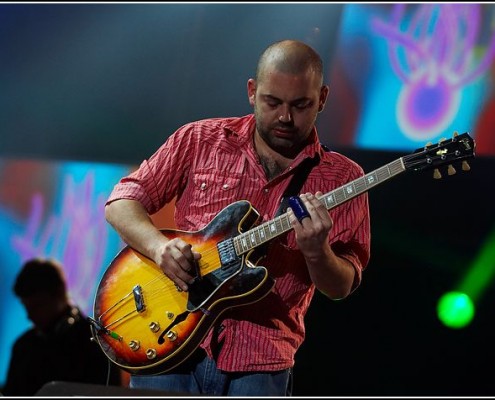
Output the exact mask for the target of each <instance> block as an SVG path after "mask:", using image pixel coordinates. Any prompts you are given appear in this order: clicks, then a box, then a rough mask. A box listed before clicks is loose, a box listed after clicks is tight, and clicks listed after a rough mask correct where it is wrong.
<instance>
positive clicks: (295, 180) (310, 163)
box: [275, 154, 320, 217]
mask: <svg viewBox="0 0 495 400" xmlns="http://www.w3.org/2000/svg"><path fill="white" fill-rule="evenodd" d="M319 162H320V156H319V155H318V154H317V155H316V156H315V157H313V158H311V157H308V158H305V159H304V160H303V161H302V162H301V165H299V167H298V168H297V170H296V172H295V173H294V176H293V177H292V179H291V181H290V182H289V186H287V189H285V192H284V194H283V196H282V199H281V200H280V206H279V207H278V211H277V212H276V214H275V217H277V216H279V215H281V214H283V213H285V211H286V210H287V207H288V205H289V197H291V196H296V195H298V194H299V191H300V190H301V188H302V186H303V184H304V182H305V181H306V178H307V177H308V175H309V173H310V172H311V170H312V169H313V167H314V166H315V165H318V163H319Z"/></svg>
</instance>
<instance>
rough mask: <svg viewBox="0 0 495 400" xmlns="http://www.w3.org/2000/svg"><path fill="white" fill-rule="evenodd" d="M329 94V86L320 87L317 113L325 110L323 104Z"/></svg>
mask: <svg viewBox="0 0 495 400" xmlns="http://www.w3.org/2000/svg"><path fill="white" fill-rule="evenodd" d="M329 92H330V87H329V86H327V85H324V86H322V87H321V90H320V100H319V104H318V112H322V111H323V109H324V108H325V103H326V102H327V98H328V93H329Z"/></svg>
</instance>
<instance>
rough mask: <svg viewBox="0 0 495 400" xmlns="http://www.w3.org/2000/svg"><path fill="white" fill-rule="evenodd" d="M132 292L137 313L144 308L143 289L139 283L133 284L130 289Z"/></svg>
mask: <svg viewBox="0 0 495 400" xmlns="http://www.w3.org/2000/svg"><path fill="white" fill-rule="evenodd" d="M132 294H133V295H134V303H135V304H136V311H137V312H138V313H142V312H143V311H144V310H145V309H146V306H145V305H144V299H143V289H142V288H141V285H136V286H134V288H133V289H132Z"/></svg>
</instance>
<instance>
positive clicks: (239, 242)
mask: <svg viewBox="0 0 495 400" xmlns="http://www.w3.org/2000/svg"><path fill="white" fill-rule="evenodd" d="M405 170H406V167H405V166H404V161H403V157H401V158H399V159H397V160H395V161H392V162H391V163H389V164H386V165H384V166H383V167H380V168H378V169H376V170H374V171H372V172H370V173H368V174H366V175H364V176H362V177H360V178H358V179H355V180H353V181H351V182H349V183H347V184H345V185H344V186H341V187H339V188H337V189H334V190H332V191H330V192H328V193H326V194H324V195H322V196H320V197H319V200H320V201H321V202H322V203H323V204H324V205H325V207H326V208H327V210H331V209H332V208H335V207H337V206H339V205H341V204H343V203H345V202H346V201H349V200H351V199H352V198H354V197H356V196H359V195H360V194H362V193H364V192H367V191H368V190H370V189H371V188H373V187H375V186H378V185H379V184H381V183H382V182H385V181H386V180H388V179H390V178H392V177H394V176H396V175H398V174H400V173H402V172H404V171H405ZM291 229H292V226H291V225H290V222H289V217H288V215H287V213H284V214H282V215H280V216H278V217H276V218H274V219H272V220H270V221H267V222H264V223H262V224H260V225H258V226H256V227H255V228H252V229H250V230H249V231H247V232H245V233H241V234H240V235H238V236H236V237H235V238H234V248H235V251H236V253H237V255H242V254H245V253H247V252H249V251H251V250H253V249H254V248H256V247H258V246H260V245H262V244H264V243H266V242H268V241H270V240H272V239H274V238H275V237H277V236H279V235H281V234H283V233H285V232H287V231H289V230H291Z"/></svg>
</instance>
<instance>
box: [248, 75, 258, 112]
mask: <svg viewBox="0 0 495 400" xmlns="http://www.w3.org/2000/svg"><path fill="white" fill-rule="evenodd" d="M247 93H248V99H249V104H251V105H252V106H254V98H255V96H256V81H255V80H254V79H252V78H251V79H248V81H247Z"/></svg>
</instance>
